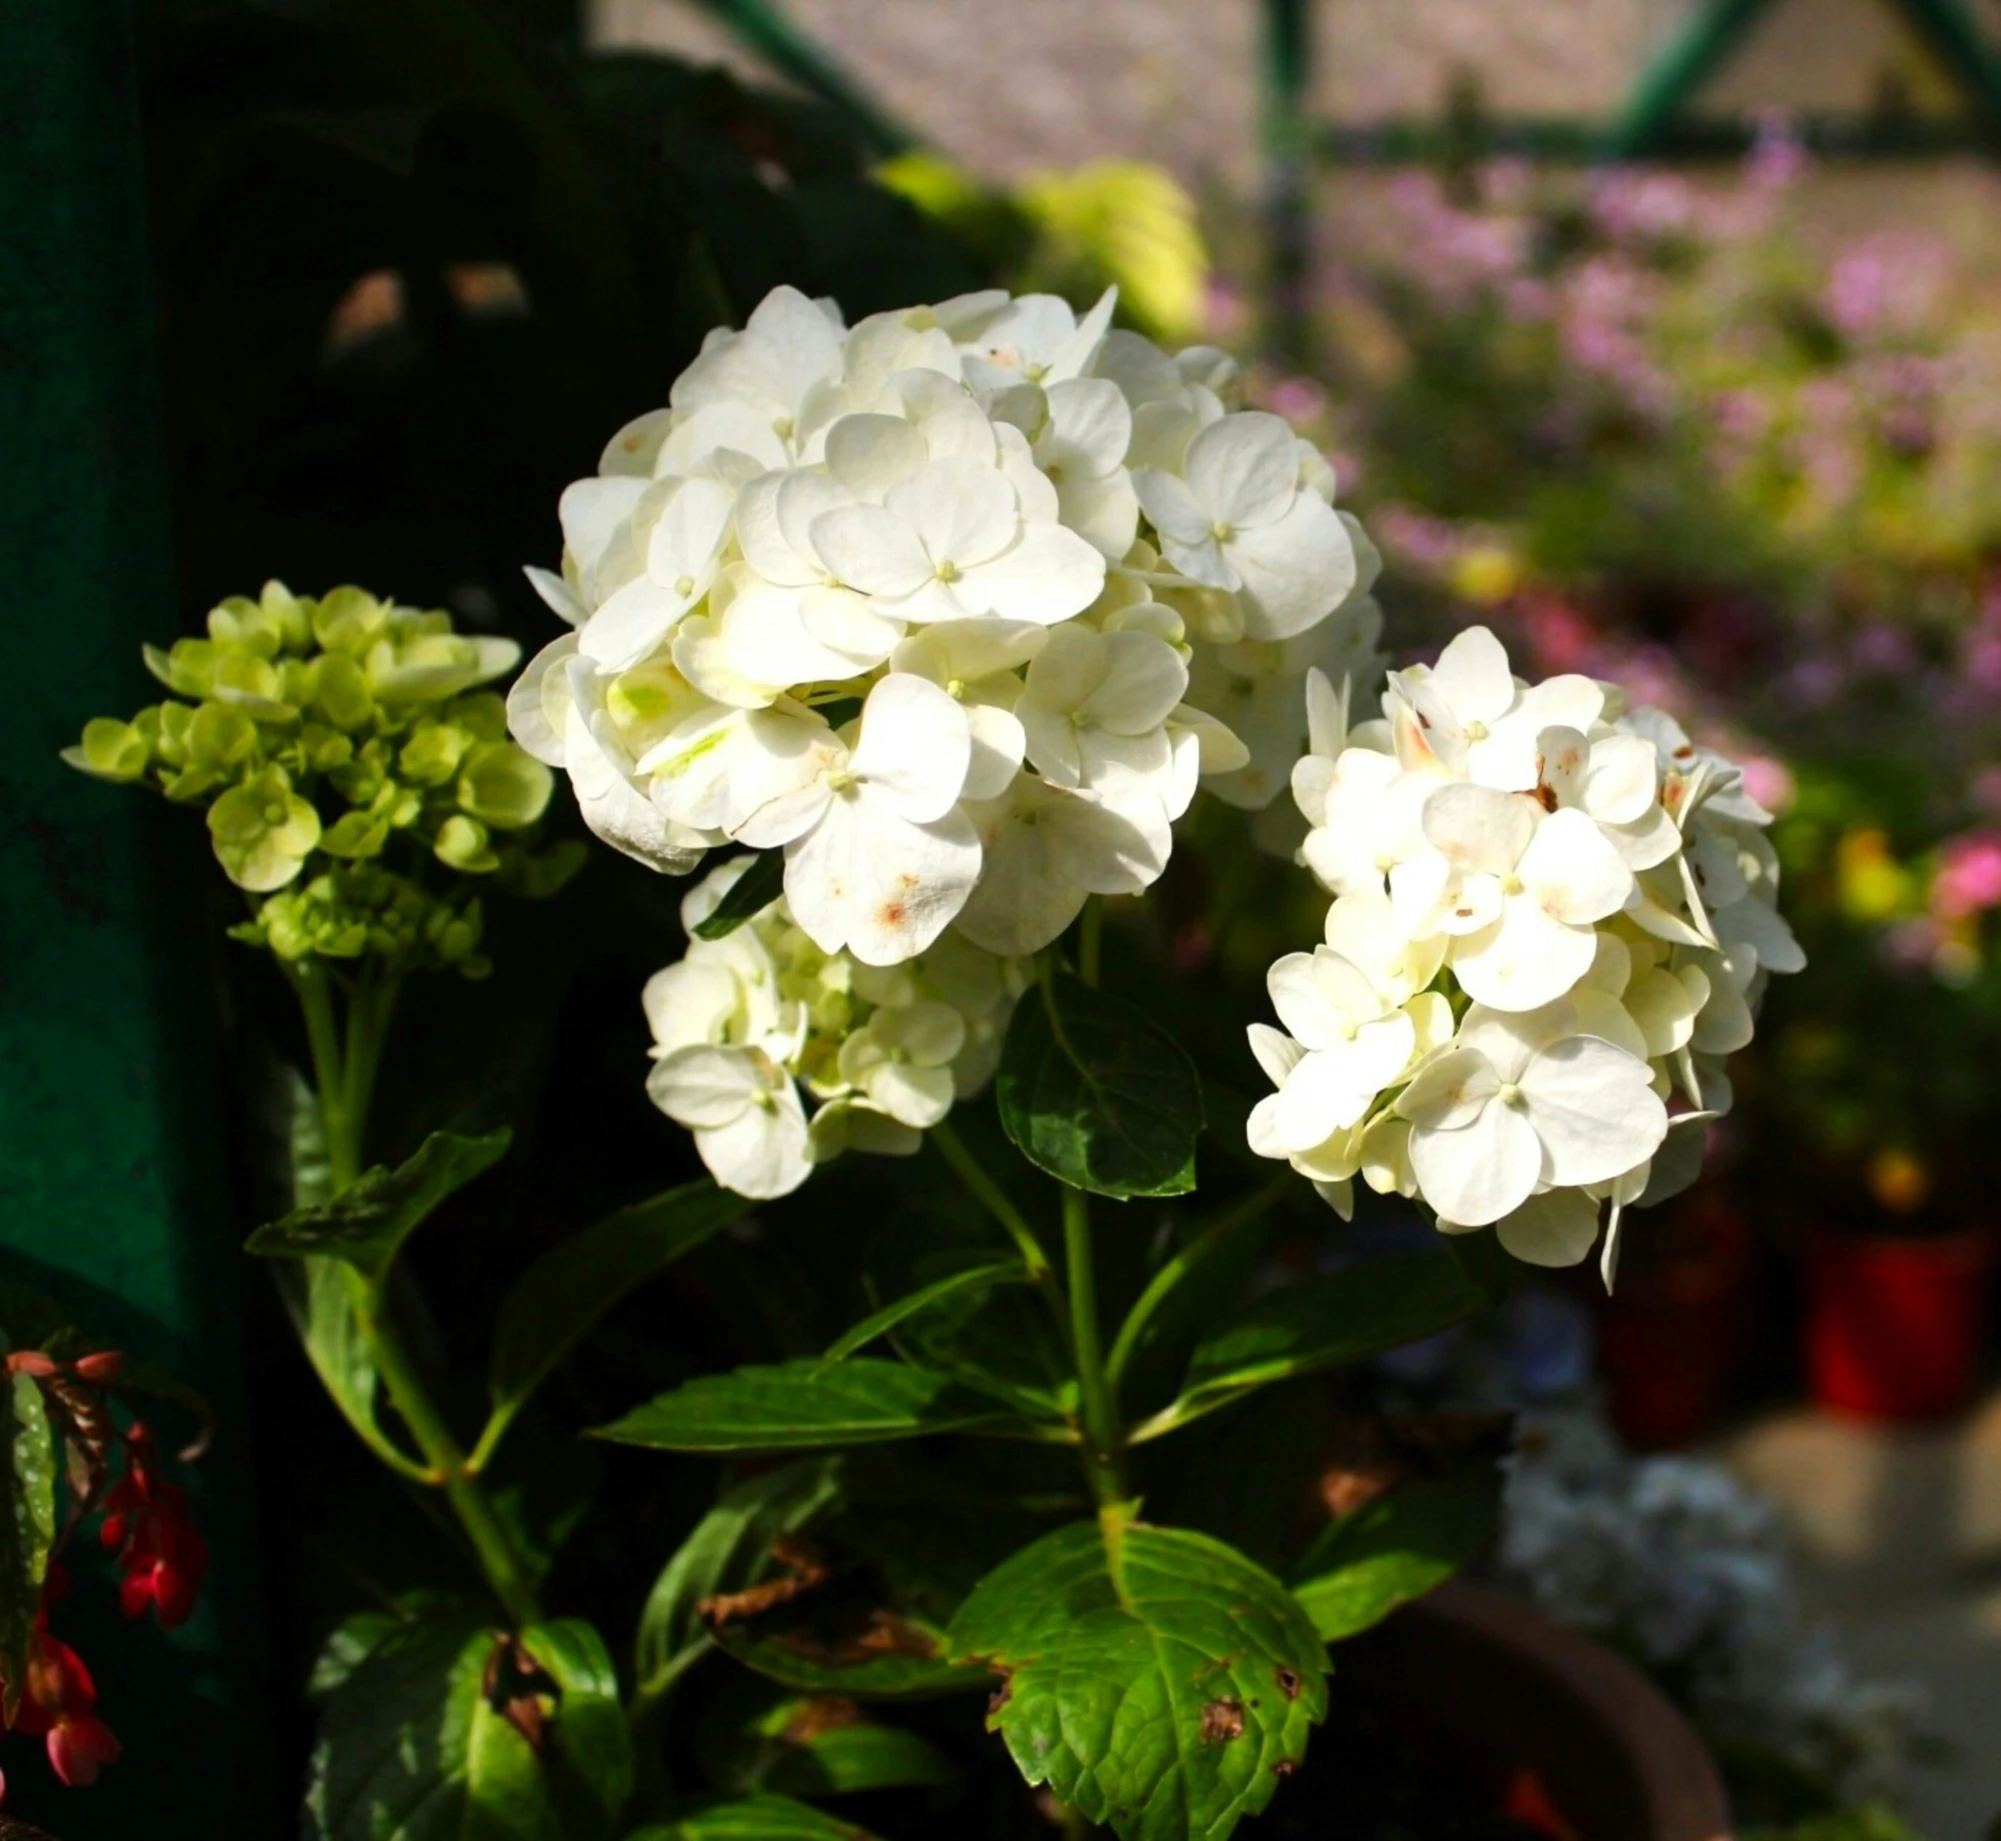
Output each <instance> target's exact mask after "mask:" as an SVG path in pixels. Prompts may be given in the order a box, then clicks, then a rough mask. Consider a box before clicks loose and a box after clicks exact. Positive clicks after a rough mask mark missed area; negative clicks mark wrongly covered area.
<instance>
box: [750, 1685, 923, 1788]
mask: <svg viewBox="0 0 2001 1841" xmlns="http://www.w3.org/2000/svg"><path fill="white" fill-rule="evenodd" d="M758 1725H759V1734H760V1736H761V1737H763V1738H764V1739H765V1740H766V1748H765V1752H764V1756H763V1757H762V1758H761V1759H760V1760H759V1761H758V1763H757V1764H755V1765H754V1766H753V1769H754V1771H755V1773H756V1782H757V1784H758V1786H759V1787H760V1788H762V1789H766V1790H777V1791H782V1792H784V1793H786V1794H788V1795H792V1796H856V1795H860V1794H861V1793H862V1792H864V1791H867V1790H897V1789H906V1788H911V1787H914V1786H926V1787H929V1788H933V1789H949V1788H950V1787H952V1786H953V1785H955V1784H957V1783H958V1781H959V1773H958V1771H957V1770H956V1769H954V1767H953V1765H952V1761H951V1760H950V1759H949V1758H947V1757H946V1756H945V1754H944V1753H943V1752H941V1751H940V1750H939V1749H938V1748H937V1746H935V1745H933V1744H932V1743H931V1742H930V1740H928V1739H926V1738H923V1737H922V1736H921V1735H919V1734H917V1733H914V1732H912V1731H910V1730H909V1729H908V1728H907V1727H903V1726H885V1725H882V1724H881V1723H880V1722H879V1721H876V1720H872V1719H868V1718H865V1717H859V1716H858V1712H857V1709H856V1707H855V1704H854V1702H853V1701H852V1700H850V1699H849V1698H848V1697H847V1696H846V1695H832V1696H828V1695H809V1696H805V1697H802V1698H800V1699H796V1700H788V1701H781V1702H780V1703H779V1705H778V1706H777V1707H775V1708H773V1709H772V1711H771V1712H770V1713H768V1714H766V1715H765V1717H764V1718H763V1719H762V1720H761V1721H760V1722H759V1723H758Z"/></svg>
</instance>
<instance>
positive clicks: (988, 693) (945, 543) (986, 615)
mask: <svg viewBox="0 0 2001 1841" xmlns="http://www.w3.org/2000/svg"><path fill="white" fill-rule="evenodd" d="M1111 312H1112V297H1111V296H1110V295H1109V294H1108V295H1107V296H1106V297H1105V298H1104V299H1103V300H1101V301H1100V302H1099V303H1098V304H1097V306H1096V307H1094V308H1093V309H1092V310H1091V311H1090V312H1089V313H1087V314H1085V315H1083V316H1082V317H1081V318H1079V317H1078V316H1077V315H1076V314H1075V313H1073V312H1072V311H1071V309H1070V308H1069V307H1068V306H1066V305H1065V304H1064V303H1063V302H1061V301H1060V300H1058V299H1056V298H1054V297H1053V296H1047V295H1030V296H1024V297H1021V298H1011V297H1009V296H1008V295H1006V294H1004V293H1000V292H988V293H981V294H973V295H966V296H962V297H961V298H959V299H956V300H950V301H946V302H944V303H942V304H941V305H938V306H935V307H918V308H913V309H910V310H908V311H903V312H895V313H883V314H877V315H875V316H873V317H871V318H869V319H865V320H863V321H861V322H860V323H859V324H857V325H855V326H854V327H852V328H849V327H846V326H844V325H843V323H842V320H841V318H840V315H839V313H838V311H837V310H836V309H835V308H834V307H833V305H832V304H831V303H829V302H816V301H812V300H808V299H807V298H806V297H805V296H804V295H802V294H800V293H798V292H796V291H795V290H793V289H790V288H780V289H778V290H776V291H775V292H774V293H772V294H771V295H770V296H768V297H767V298H766V299H765V301H764V302H763V303H762V304H761V305H760V306H759V307H758V309H757V311H756V312H755V313H753V314H752V315H751V317H750V321H749V323H748V325H747V326H745V327H744V329H743V330H742V331H740V332H732V331H727V330H719V331H717V332H715V333H713V334H712V335H711V336H710V338H709V340H708V342H707V344H706V345H705V347H704V349H703V351H702V354H701V355H700V357H698V358H697V359H696V360H695V362H694V363H693V364H692V365H690V366H689V368H688V369H687V370H686V371H685V372H683V373H682V375H681V377H680V378H679V379H678V380H677V381H676V383H675V384H674V387H673V390H672V392H671V398H670V405H669V407H667V408H665V409H661V410H657V411H655V412H653V413H651V414H649V415H645V416H642V417H640V418H639V420H637V421H636V422H633V423H632V424H631V425H630V426H628V427H627V428H625V429H623V430H621V431H620V432H619V434H618V435H617V436H616V437H615V438H614V439H613V441H612V442H611V444H610V446H609V447H607V448H606V450H605V453H604V456H603V459H602V460H601V462H600V466H599V472H598V475H597V477H595V478H593V479H587V480H581V481H579V482H577V483H576V484H575V485H573V486H571V487H570V488H569V490H568V491H567V492H566V493H565V494H564V496H563V501H562V523H563V535H564V554H563V570H562V574H561V576H560V577H557V576H554V575H550V574H548V573H546V572H542V571H530V575H531V577H532V579H533V580H534V581H535V583H536V586H537V587H538V589H539V590H540V592H541V593H542V595H543V597H544V599H546V600H547V601H548V603H549V605H550V606H551V607H553V608H554V609H555V611H556V612H557V613H559V614H560V615H562V617H563V618H564V619H565V620H567V621H568V622H569V623H570V624H571V626H572V627H573V628H574V629H575V630H574V631H573V632H571V633H570V634H568V635H566V636H565V637H563V638H562V639H559V640H558V641H556V643H554V644H553V645H551V646H549V647H548V648H546V649H545V650H544V651H543V652H542V653H541V654H540V656H539V657H537V658H536V659H535V660H533V661H532V663H531V664H530V665H529V667H528V669H527V671H526V672H525V673H524V674H523V676H522V678H521V680H520V682H519V683H518V684H517V686H516V688H515V692H514V695H513V697H512V699H511V702H510V716H511V721H512V724H513V729H514V733H515V735H516V736H517V737H518V738H519V740H520V742H521V744H522V746H523V747H525V748H526V749H527V750H528V751H529V752H530V753H531V754H533V755H535V756H536V757H537V758H538V759H540V760H542V761H544V762H546V763H548V764H549V765H551V766H556V767H561V768H563V769H565V770H566V771H567V772H568V774H569V776H570V779H571V781H572V783H573V785H574V786H575V788H576V793H577V798H578V801H579V803H580V804H581V806H582V808H583V812H584V816H585V818H586V819H587V820H588V821H589V823H590V825H591V827H592V828H593V829H594V830H595V831H596V832H597V833H598V835H599V836H601V837H603V838H604V839H605V840H606V841H607V842H609V843H611V844H614V845H616V846H617V847H618V848H619V849H621V850H623V851H625V852H626V853H627V854H628V855H631V856H633V857H636V858H638V859H639V860H640V861H642V862H644V863H648V864H650V865H652V866H653V867H655V868H657V869H662V870H666V871H670V872H674V873H680V872H683V871H686V870H688V869H691V868H692V867H694V865H695V864H696V863H698V862H699V861H700V860H701V857H702V855H703V853H704V852H705V851H707V850H709V849H711V848H713V847H714V846H716V845H718V844H722V843H724V842H726V841H730V840H734V841H736V842H738V843H742V844H746V845H749V846H750V847H752V848H754V849H759V850H777V849H782V850H783V851H784V852H785V855H786V876H785V889H786V896H787V900H788V903H789V906H790V910H791V913H792V915H793V917H794V919H795V920H796V922H797V924H798V926H799V927H800V928H801V929H802V930H803V931H804V933H805V934H806V935H807V936H808V937H809V938H810V939H811V940H812V941H813V942H814V944H815V945H816V946H818V947H819V948H820V950H821V951H822V952H825V953H839V952H843V951H845V952H847V953H849V954H851V955H852V956H853V958H855V959H856V960H858V961H860V962H861V963H863V964H866V965H874V966H891V965H897V964H901V963H903V962H904V961H906V960H909V959H911V958H914V957H915V956H916V955H918V954H919V953H922V952H924V951H925V950H926V949H927V948H929V947H930V946H931V945H932V944H933V943H934V942H935V941H937V940H938V939H939V938H940V936H941V935H942V934H943V932H944V930H945V929H946V927H948V926H950V925H953V924H956V925H957V927H958V928H959V930H960V931H961V932H962V933H963V934H964V935H965V936H966V937H967V938H968V939H969V940H971V941H973V942H974V943H975V944H977V945H980V946H982V947H985V948H986V949H988V950H989V951H991V952H994V953H999V954H1003V955H1012V954H1021V953H1029V952H1033V951H1035V950H1037V949H1038V948H1040V947H1042V946H1045V945H1047V944H1048V943H1049V942H1050V941H1051V940H1053V939H1054V938H1056V936H1057V935H1058V934H1060V933H1061V932H1062V931H1063V929H1064V928H1065V927H1066V926H1068V925H1069V923H1070V921H1071V920H1072V919H1073V918H1074V917H1075V915H1076V914H1077V912H1078V911H1079V909H1080V908H1081V907H1082V905H1083V903H1084V901H1085V899H1086V898H1087V897H1088V896H1090V895H1092V894H1135V893H1137V892H1139V891H1140V890H1142V889H1144V888H1146V887H1147V886H1148V885H1149V884H1151V883H1152V882H1153V881H1154V880H1155V879H1156V878H1157V877H1158V876H1159V875H1160V873H1161V871H1162V870H1163V868H1164V867H1165V865H1166V862H1167V857H1168V854H1169V850H1170V848H1171V838H1170V829H1169V828H1170V826H1171V825H1172V823H1173V821H1174V820H1175V819H1176V818H1178V817H1179V816H1180V815H1181V813H1182V812H1183V811H1184V810H1185V809H1186V808H1187V806H1188V804H1189V801H1190V800H1191V799H1192V798H1193V796H1194V793H1195V790H1196V787H1197V784H1198V782H1205V783H1207V784H1208V785H1210V786H1212V787H1213V788H1214V789H1215V790H1216V791H1217V792H1218V793H1219V794H1221V796H1222V797H1224V798H1225V799H1228V800H1231V801H1232V802H1234V803H1236V804H1238V805H1241V806H1245V807H1258V806H1262V805H1264V804H1266V803H1268V802H1269V800H1270V799H1271V798H1272V796H1273V795H1274V794H1275V793H1276V791H1277V790H1278V789H1279V787H1280V786H1281V785H1282V784H1283V782H1284V776H1285V774H1286V772H1287V771H1288V770H1289V768H1290V766H1291V764H1292V762H1293V761H1294V760H1295V759H1296V758H1297V757H1298V754H1299V750H1300V747H1301V745H1302V743H1303V740H1304V734H1305V718H1304V683H1305V677H1306V673H1307V671H1308V670H1309V668H1312V667H1316V666H1317V667H1319V668H1320V669H1322V670H1324V671H1326V672H1327V673H1328V674H1329V675H1330V676H1335V677H1339V676H1342V675H1343V674H1345V673H1346V672H1347V671H1348V670H1349V669H1350V668H1351V667H1354V666H1356V665H1358V664H1365V663H1368V661H1370V660H1371V658H1372V654H1373V648H1374V644H1375V639H1376V635H1377V632H1378V630H1379V628H1380V617H1379V615H1378V614H1377V611H1376V609H1375V606H1374V603H1373V602H1371V601H1370V600H1369V599H1368V595H1367V591H1368V587H1369V583H1370V580H1371V579H1372V577H1373V573H1374V556H1373V552H1372V551H1371V550H1370V549H1369V546H1368V544H1367V541H1366V539H1364V538H1363V537H1362V536H1361V534H1360V530H1359V527H1358V526H1357V525H1356V524H1355V523H1354V521H1353V519H1351V518H1349V517H1348V516H1347V515H1346V514H1345V513H1340V512H1337V511H1335V510H1334V508H1333V498H1334V481H1333V476H1332V473H1331V471H1330V470H1329V468H1328V466H1327V464H1326V462H1325V461H1324V460H1323V459H1322V458H1321V457H1320V455H1319V454H1318V453H1317V452H1315V451H1314V450H1313V449H1312V448H1311V447H1310V446H1308V445H1307V444H1306V443H1304V442H1302V441H1301V440H1299V439H1298V438H1297V437H1296V436H1295V435H1294V434H1293V433H1292V431H1291V430H1290V428H1289V427H1288V426H1287V425H1286V424H1285V423H1284V422H1283V421H1282V420H1280V419H1279V418H1278V417H1277V416H1273V415H1266V414H1261V413H1256V412H1247V411H1244V410H1242V409H1241V408H1239V407H1238V403H1239V378H1238V373H1237V368H1236V366H1235V364H1234V363H1233V362H1232V361H1231V360H1230V359H1229V358H1227V357H1226V356H1224V355H1223V354H1222V353H1221V352H1218V351H1215V350H1213V349H1210V348H1207V347H1197V348H1194V349H1192V350H1189V351H1184V352H1182V353H1180V354H1179V355H1178V356H1169V355H1168V354H1167V353H1166V352H1164V351H1162V350H1161V349H1160V348H1159V347H1157V346H1155V345H1153V344H1152V343H1150V342H1149V341H1148V340H1146V339H1144V338H1141V337H1140V336H1138V335H1137V334H1134V333H1131V332H1126V331H1121V330H1113V329H1112V327H1111V323H1110V322H1111ZM1368 668H1369V669H1374V666H1373V664H1368Z"/></svg>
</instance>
